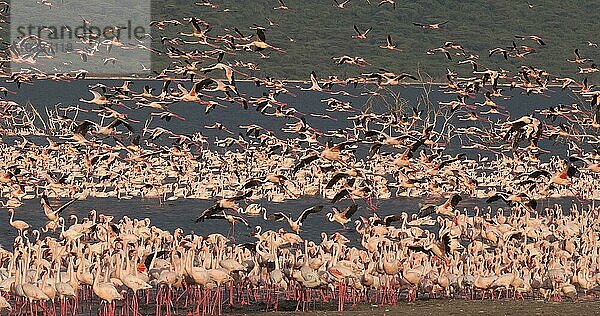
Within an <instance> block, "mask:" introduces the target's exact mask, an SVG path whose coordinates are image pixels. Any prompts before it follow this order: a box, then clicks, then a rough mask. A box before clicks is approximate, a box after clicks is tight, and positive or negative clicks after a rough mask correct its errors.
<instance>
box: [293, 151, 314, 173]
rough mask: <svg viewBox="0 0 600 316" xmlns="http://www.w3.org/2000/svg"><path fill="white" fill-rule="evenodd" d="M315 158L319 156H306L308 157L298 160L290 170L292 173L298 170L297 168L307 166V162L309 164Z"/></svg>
mask: <svg viewBox="0 0 600 316" xmlns="http://www.w3.org/2000/svg"><path fill="white" fill-rule="evenodd" d="M317 159H319V156H318V155H313V156H308V157H306V158H304V159H302V160H300V162H299V163H298V164H297V165H296V166H295V167H294V169H293V170H292V173H296V172H298V170H300V169H302V168H304V167H305V166H307V165H308V164H310V163H311V162H313V161H315V160H317Z"/></svg>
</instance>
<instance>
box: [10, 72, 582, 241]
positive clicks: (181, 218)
mask: <svg viewBox="0 0 600 316" xmlns="http://www.w3.org/2000/svg"><path fill="white" fill-rule="evenodd" d="M96 82H98V81H96V80H80V81H73V82H55V81H39V82H36V83H35V85H33V86H32V85H26V84H25V85H23V86H22V87H21V89H19V90H16V86H14V84H12V83H4V85H5V86H7V87H9V89H11V90H15V91H17V92H18V93H17V94H15V95H9V99H11V100H14V101H16V102H18V103H20V104H27V103H31V104H32V105H33V106H35V107H36V109H37V110H38V111H39V112H40V113H42V114H43V113H45V110H44V108H45V107H48V108H54V107H55V105H57V104H60V106H70V105H77V104H79V105H81V107H82V108H84V109H93V108H94V107H93V106H90V105H86V104H82V103H81V102H78V99H79V98H84V99H91V93H89V92H88V85H91V84H95V83H96ZM100 82H102V83H104V84H106V85H109V86H120V85H121V84H122V80H103V81H100ZM144 85H150V86H151V87H154V88H156V89H157V91H160V89H161V87H162V82H159V81H135V82H134V84H133V85H132V86H131V89H132V90H134V91H138V92H139V91H141V90H142V89H143V87H144ZM184 85H185V86H186V87H187V88H189V87H190V86H191V84H190V83H189V82H186V83H184ZM238 85H239V90H240V92H241V93H242V94H245V95H247V96H255V97H256V96H260V95H261V94H262V92H263V90H261V88H257V87H256V86H254V85H253V84H252V83H248V82H241V83H239V84H238ZM292 85H293V84H292ZM302 85H303V86H306V84H302ZM344 89H345V90H346V91H347V92H348V93H350V94H352V95H354V96H337V95H336V96H334V97H335V98H337V99H339V100H342V101H349V102H352V105H353V106H354V107H355V108H361V106H362V105H363V104H365V102H367V99H368V98H369V96H365V95H361V93H364V92H366V91H368V90H373V89H374V87H373V86H358V87H357V88H354V87H352V86H348V87H346V88H344ZM431 89H432V91H431V93H430V98H431V100H432V102H433V103H434V104H436V103H437V101H444V102H447V101H451V100H452V99H453V96H451V95H448V94H444V93H442V92H440V91H439V88H438V87H436V86H433V87H432V88H431ZM555 90H556V91H550V92H549V94H548V96H537V95H532V96H526V95H523V94H520V92H519V91H517V90H514V91H507V92H506V93H505V94H506V95H507V96H508V97H510V98H509V99H507V100H502V101H501V102H500V101H498V103H501V104H502V105H504V106H506V110H507V111H509V112H510V113H511V115H512V116H511V118H512V119H516V118H519V117H521V116H523V115H527V114H532V113H533V111H534V110H535V109H540V108H546V107H549V106H552V105H556V104H559V103H562V104H571V103H574V102H576V101H577V99H576V98H575V97H574V96H573V95H572V94H571V93H568V92H565V91H561V90H560V89H559V88H555ZM291 91H292V92H293V93H294V94H296V96H295V97H292V96H287V95H284V96H281V97H279V98H278V100H280V101H282V102H286V103H288V107H294V108H296V109H297V110H298V111H300V112H303V113H306V114H308V113H319V114H328V115H331V116H332V117H333V118H335V119H336V120H335V121H334V120H324V119H320V118H316V117H312V116H309V115H306V116H305V118H306V120H307V121H308V123H309V124H310V125H311V126H313V127H315V128H317V129H320V130H322V131H332V130H337V129H340V128H346V127H348V126H351V123H350V122H349V121H348V120H347V119H346V118H347V117H348V116H349V115H354V113H350V114H349V113H337V112H326V111H325V108H326V105H325V104H324V103H322V102H321V101H320V100H322V99H326V98H328V97H331V95H329V94H326V93H318V92H312V91H301V90H298V89H291ZM394 91H395V92H396V93H399V95H400V96H401V97H402V98H403V99H405V100H406V101H407V102H408V104H409V105H414V104H416V103H417V100H418V98H419V97H420V96H421V95H422V94H423V87H422V86H407V87H396V88H394ZM154 94H158V92H154ZM375 100H376V101H375V104H374V107H373V111H374V112H376V113H377V112H378V113H382V112H384V111H385V110H384V108H385V107H384V105H383V104H382V102H379V101H377V98H375ZM475 101H476V102H482V101H483V100H475ZM169 108H170V109H171V110H172V111H174V112H176V113H177V114H179V115H181V116H183V117H185V118H186V120H185V121H180V120H177V119H173V120H171V122H164V121H161V120H159V119H158V118H155V119H154V120H153V121H152V123H151V125H150V126H149V127H151V128H152V127H156V126H162V127H165V128H169V129H171V130H173V131H174V132H176V133H191V132H196V131H199V130H200V131H202V132H203V134H205V135H206V136H208V137H209V138H211V140H214V137H215V136H217V137H218V138H219V139H223V138H225V137H228V136H230V135H228V134H225V133H224V132H222V131H215V130H209V129H206V128H204V126H205V125H212V124H214V123H215V122H220V123H222V124H223V125H225V126H226V127H227V128H229V129H231V130H232V131H233V132H234V133H235V134H237V133H238V132H239V131H240V130H239V129H238V128H237V127H238V126H240V125H246V124H258V125H261V126H263V127H264V128H266V129H268V130H271V131H274V132H275V133H276V134H277V135H279V136H282V137H290V136H291V134H284V133H283V132H281V129H282V128H283V126H284V125H285V123H287V122H293V121H290V120H287V119H281V118H278V119H275V118H273V117H269V116H264V115H262V114H260V113H259V112H257V111H255V110H254V109H253V108H252V107H251V108H250V109H248V110H244V109H243V108H242V107H241V106H240V105H238V104H230V105H228V107H227V108H220V107H218V108H216V109H215V110H214V111H212V112H210V113H209V114H207V115H206V114H204V107H203V106H202V105H199V104H189V103H176V104H173V105H170V106H169ZM117 109H118V110H119V111H121V112H124V113H129V115H130V117H131V118H133V119H138V120H140V121H141V122H140V123H137V124H134V128H135V129H136V132H137V133H139V132H140V131H141V129H142V128H143V124H144V121H145V119H146V118H147V117H148V116H149V111H148V110H146V109H140V110H128V109H126V108H117ZM271 111H272V110H271ZM85 118H90V119H93V120H94V121H98V117H97V116H96V113H91V112H89V113H80V116H79V117H78V120H82V119H85ZM492 118H493V119H497V120H499V121H501V120H506V118H504V117H502V116H498V115H496V116H492ZM106 124H107V123H104V125H106ZM456 124H457V125H462V126H466V124H470V123H464V122H463V123H461V122H458V121H456ZM13 139H14V137H7V136H4V137H3V141H4V142H5V143H7V142H10V141H12V140H13ZM547 146H549V147H546V148H548V149H552V152H553V154H560V155H564V154H565V150H564V149H565V148H564V147H563V146H558V145H556V144H552V143H547ZM212 148H214V146H213V147H212ZM460 150H461V149H460V146H457V144H453V145H452V146H450V147H449V148H448V150H447V152H448V153H450V154H451V153H453V152H457V151H460ZM472 153H477V152H476V151H472ZM547 157H548V156H546V158H547ZM542 159H544V157H542ZM254 202H258V203H261V204H262V205H263V206H264V207H266V208H267V209H268V211H269V212H277V211H283V212H285V213H293V214H294V217H295V216H297V215H298V214H299V213H300V212H301V211H302V210H303V209H305V208H307V207H309V206H312V205H315V204H323V205H325V206H326V207H325V210H324V211H323V213H322V214H316V215H311V216H309V217H308V219H307V221H306V222H305V224H304V227H303V229H302V231H303V232H302V236H303V237H305V238H308V239H312V240H315V239H317V240H318V239H320V235H319V234H320V232H322V231H326V232H328V233H330V234H331V233H333V232H334V231H337V230H340V229H341V226H340V225H338V224H337V223H330V222H328V221H326V220H325V216H324V215H325V214H324V213H326V212H328V211H329V210H330V204H329V202H328V201H325V200H323V199H321V198H320V197H317V198H301V199H298V200H288V201H285V202H283V203H268V202H264V201H262V202H261V201H254ZM425 202H431V201H429V200H425V199H416V198H392V199H389V200H381V201H377V202H376V203H377V204H378V211H377V212H378V214H379V215H382V216H383V215H388V214H397V213H399V212H407V213H409V214H412V213H414V212H415V211H417V210H418V207H419V203H425ZM554 202H560V203H561V204H564V206H565V207H568V206H569V205H570V203H571V199H563V200H560V201H545V202H541V206H542V207H543V206H551V204H552V203H554ZM53 203H54V202H53ZM57 203H58V202H57ZM212 203H213V201H210V200H182V199H179V200H176V201H167V202H162V203H161V201H159V200H158V199H138V198H134V199H131V200H118V199H88V200H82V201H77V202H76V203H75V204H73V205H72V206H71V207H69V208H68V209H67V211H66V212H65V214H64V216H65V217H68V215H70V214H76V215H78V216H79V217H82V216H86V215H87V214H88V212H89V211H90V210H91V209H96V210H98V211H99V212H102V213H104V214H108V215H115V219H116V220H118V219H119V218H121V217H122V216H124V215H127V216H130V217H132V218H146V217H147V218H150V219H151V221H152V224H153V225H156V226H158V227H160V228H162V229H169V230H173V229H175V228H177V227H180V228H182V229H184V231H185V232H190V231H194V232H195V233H197V234H209V233H213V232H220V233H223V234H226V233H227V232H228V230H229V224H228V223H227V222H225V221H214V220H213V221H206V222H204V223H200V224H196V223H194V219H195V218H196V216H197V215H198V214H199V213H200V212H201V211H202V210H204V209H205V208H207V207H209V206H210V205H212ZM349 203H350V202H349V201H345V202H342V203H340V205H338V207H339V208H343V207H345V206H347V205H349ZM578 203H579V202H578ZM475 205H479V206H485V202H484V201H482V200H469V199H466V200H465V201H463V202H462V203H461V205H460V207H461V208H462V207H467V208H472V206H475ZM494 205H495V206H496V207H497V206H503V205H501V204H494ZM370 212H372V211H371V210H369V209H368V208H367V207H365V206H364V205H363V207H362V208H361V211H359V213H358V214H357V215H355V216H356V218H358V215H365V216H366V215H370ZM15 217H16V218H17V219H22V220H25V221H27V222H29V223H30V224H31V225H32V226H33V227H41V226H43V224H44V221H45V217H44V216H43V213H42V210H41V207H40V205H39V201H38V200H37V199H34V200H27V201H25V204H24V205H23V206H21V207H19V208H18V209H17V214H16V216H15ZM0 222H2V223H8V212H7V211H6V209H2V210H0ZM249 224H250V227H251V228H246V227H244V226H243V225H242V224H238V225H236V234H235V237H236V240H237V241H250V240H252V238H250V237H249V236H248V235H249V234H250V233H252V231H253V227H254V226H255V225H261V226H262V227H263V229H279V228H281V227H283V228H285V229H286V230H289V227H288V226H287V223H285V222H277V223H273V222H269V223H265V222H264V221H263V219H262V218H249ZM0 234H1V236H0V242H1V243H2V245H3V246H4V247H9V245H10V244H11V243H12V240H13V238H14V236H16V232H15V230H14V229H13V228H12V227H10V226H8V225H3V226H0ZM344 235H345V236H346V237H348V238H350V239H352V240H353V241H354V242H356V241H357V240H358V238H359V235H358V234H357V233H356V232H355V231H354V230H353V229H350V230H348V231H346V233H345V234H344Z"/></svg>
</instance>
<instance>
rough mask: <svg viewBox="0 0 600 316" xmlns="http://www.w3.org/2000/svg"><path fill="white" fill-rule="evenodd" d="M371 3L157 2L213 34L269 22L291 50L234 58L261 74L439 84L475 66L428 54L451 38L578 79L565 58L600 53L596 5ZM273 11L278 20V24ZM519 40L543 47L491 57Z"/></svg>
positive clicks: (484, 56)
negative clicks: (418, 79)
mask: <svg viewBox="0 0 600 316" xmlns="http://www.w3.org/2000/svg"><path fill="white" fill-rule="evenodd" d="M372 2H373V3H372V4H371V5H369V4H368V3H367V1H366V0H351V1H350V2H349V3H347V5H346V7H345V8H344V9H340V8H338V7H336V6H335V3H334V1H333V0H331V1H328V0H287V1H285V3H286V5H287V6H288V7H289V8H290V9H289V10H283V11H281V10H274V9H273V8H274V7H276V6H278V5H279V4H278V2H277V1H275V0H253V1H234V0H214V1H213V3H214V4H216V5H218V6H219V7H218V8H217V9H212V8H209V7H206V6H198V5H192V4H190V1H187V0H186V1H182V0H165V1H160V2H159V1H154V4H153V18H154V19H171V18H176V19H180V20H181V19H182V18H184V17H191V16H194V17H196V18H199V19H202V20H205V21H208V22H209V23H210V24H211V25H212V28H213V29H212V30H211V31H210V33H209V35H210V36H218V35H224V34H234V31H233V28H234V27H237V28H238V29H240V30H241V31H242V32H244V33H245V35H246V34H248V35H250V34H252V32H253V31H252V30H250V29H249V27H251V26H252V25H253V24H254V23H256V24H259V25H262V26H265V27H268V30H267V31H266V36H267V42H268V43H270V44H272V45H274V46H277V47H281V48H283V49H285V50H286V51H287V54H283V53H279V52H275V51H272V52H271V53H270V55H269V56H270V57H269V58H268V59H261V58H260V57H259V55H258V54H257V53H252V52H238V54H237V55H236V56H228V57H227V60H228V61H230V62H231V61H233V60H243V61H246V62H247V61H251V62H255V63H258V64H259V65H260V69H261V72H260V74H261V75H270V76H276V77H283V78H289V79H307V78H308V75H309V73H310V71H312V70H315V71H316V72H317V74H318V75H319V76H326V75H338V76H342V77H346V76H352V75H356V74H359V73H363V72H368V71H371V70H374V69H377V68H380V67H384V68H386V69H389V70H392V71H396V72H400V71H406V72H411V73H416V72H417V71H419V72H420V73H421V74H423V75H424V76H426V75H429V76H431V77H433V78H435V79H438V80H439V79H442V78H443V76H444V74H445V73H446V68H451V69H457V70H459V69H465V70H469V69H470V66H469V65H460V66H457V61H459V60H462V59H464V57H462V56H453V59H452V60H447V59H446V58H445V57H444V55H443V54H435V55H426V54H425V52H426V51H427V50H429V49H433V48H436V47H440V46H442V45H443V44H444V42H446V41H453V42H455V43H457V44H460V45H462V46H463V47H464V48H465V49H467V50H469V51H471V52H472V53H473V54H476V55H479V56H480V58H479V63H480V64H481V65H482V66H483V67H490V68H495V69H499V68H502V69H506V70H511V71H513V72H517V71H518V67H520V66H521V65H532V66H536V67H540V68H542V69H545V70H547V71H548V72H550V73H551V74H553V75H563V76H573V77H574V78H580V77H582V75H578V74H577V72H578V71H579V68H578V66H580V65H577V64H574V63H569V62H567V61H566V60H567V59H573V57H574V54H573V50H574V48H579V50H580V52H581V55H582V56H583V57H586V58H592V59H597V58H598V57H599V55H600V54H599V52H600V50H599V48H598V47H592V46H589V45H588V41H592V42H596V41H600V38H599V36H598V34H600V23H599V22H600V21H599V20H598V19H599V18H598V14H597V9H598V7H597V4H598V3H597V2H596V1H590V0H583V1H559V0H546V1H539V0H538V1H532V2H533V3H532V4H533V8H530V7H529V5H528V3H527V2H525V1H514V0H498V1H473V0H447V1H441V0H436V1H422V0H418V1H396V2H397V3H396V9H393V7H392V6H391V5H389V4H385V5H382V6H380V7H379V6H377V4H378V2H376V1H375V0H373V1H372ZM225 9H229V10H228V12H223V11H224V10H225ZM267 17H268V18H270V19H271V20H272V21H273V22H275V23H277V24H278V25H277V26H272V27H269V26H268V23H267V21H266V20H265V18H267ZM446 20H449V21H450V22H449V23H448V24H446V25H444V26H443V28H442V29H440V30H428V29H422V28H419V27H417V26H414V25H413V24H412V22H424V23H435V22H443V21H446ZM353 24H356V25H357V26H358V27H359V29H361V30H364V29H367V28H369V27H372V28H373V29H372V31H371V32H370V33H369V34H368V36H367V39H366V40H359V39H355V38H352V36H353V35H354V34H355V32H354V30H353V28H352V26H353ZM189 29H191V26H189V25H184V26H178V27H172V26H171V27H169V28H168V29H167V30H165V31H157V30H154V31H153V32H154V33H153V34H155V35H159V34H163V35H166V36H173V35H176V34H177V33H178V32H181V31H186V32H187V31H189ZM388 34H390V35H391V36H392V38H393V40H394V42H395V44H396V45H397V46H398V48H400V49H401V50H402V51H400V52H399V51H391V50H386V49H382V48H379V46H380V45H384V44H385V39H386V36H387V35H388ZM515 35H538V36H540V37H542V38H543V39H544V41H545V42H546V43H547V45H545V46H540V45H539V44H538V43H536V42H534V41H531V40H519V39H516V38H515V37H514V36H515ZM288 37H291V38H293V39H294V42H291V41H290V40H289V39H288ZM513 40H514V41H515V42H516V43H517V45H527V46H530V47H533V48H535V49H536V50H537V53H535V54H531V55H528V56H527V57H526V58H524V59H523V58H509V60H508V61H505V60H504V59H503V58H502V55H501V54H497V55H493V56H491V57H488V50H489V49H492V48H495V47H507V46H511V45H512V41H513ZM194 46H196V48H199V47H200V45H194ZM155 47H156V48H158V49H164V47H163V46H162V44H160V41H159V39H155ZM192 47H193V46H187V47H186V48H192ZM342 55H349V56H361V57H364V58H365V59H366V60H367V62H369V63H370V64H371V65H372V66H367V67H365V68H358V67H357V66H354V65H340V66H338V65H336V64H335V63H334V62H333V61H332V60H331V58H332V57H339V56H342ZM167 62H168V60H166V59H165V58H161V57H157V58H156V59H155V63H154V67H155V68H158V69H160V68H163V67H165V66H166V63H167ZM586 66H589V64H588V65H586ZM425 74H426V75H425Z"/></svg>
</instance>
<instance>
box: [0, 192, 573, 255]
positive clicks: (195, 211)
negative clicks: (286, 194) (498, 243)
mask: <svg viewBox="0 0 600 316" xmlns="http://www.w3.org/2000/svg"><path fill="white" fill-rule="evenodd" d="M442 200H443V199H441V198H437V199H424V198H412V197H395V198H391V199H386V200H378V201H375V204H376V206H377V207H378V208H377V210H376V212H377V215H379V216H380V217H383V216H386V215H390V214H400V213H401V212H406V213H408V214H409V215H410V214H413V213H416V212H417V211H418V209H419V205H420V204H426V203H432V202H441V201H442ZM66 201H67V200H62V201H58V200H53V199H51V204H52V205H53V207H55V208H56V207H58V206H54V205H60V204H61V203H64V202H66ZM24 202H25V203H24V204H23V205H22V206H21V207H19V208H17V209H16V212H15V219H20V220H24V221H26V222H28V223H29V224H30V225H31V226H32V227H34V228H40V227H43V226H44V224H45V222H46V220H47V219H46V217H45V216H44V215H43V214H44V213H43V211H42V208H41V206H40V205H39V200H37V199H33V200H25V201H24ZM213 203H214V202H213V201H212V200H198V199H178V200H175V201H160V200H158V199H140V198H133V199H130V200H119V199H116V198H102V199H98V198H96V199H87V200H79V201H76V202H75V203H74V204H72V205H70V206H69V207H68V208H67V209H65V211H64V212H63V213H62V216H63V217H65V219H68V218H69V216H70V215H76V216H78V217H79V218H82V217H83V216H88V213H89V211H90V210H92V209H95V210H97V211H98V212H99V213H102V214H105V215H112V216H115V221H118V220H119V219H120V218H122V217H123V216H129V217H131V218H137V219H143V218H146V217H147V218H149V219H150V220H151V224H152V225H155V226H157V227H159V228H161V229H165V230H170V231H173V230H174V229H175V228H181V229H183V230H184V232H185V233H189V232H192V231H193V232H194V233H196V234H200V235H204V236H206V235H208V234H212V233H221V234H223V235H226V236H229V235H231V232H230V228H231V226H230V225H229V223H228V222H227V221H224V220H207V221H204V222H202V223H195V219H196V217H197V216H198V215H199V214H200V213H201V212H202V211H203V210H204V209H206V208H208V207H210V206H211V205H212V204H213ZM248 203H259V204H260V205H262V206H264V207H265V208H266V209H267V212H268V213H273V212H284V213H288V214H292V215H293V217H294V218H296V217H297V216H299V215H300V213H301V212H302V210H304V209H305V208H308V207H310V206H312V205H324V206H325V207H324V209H323V211H321V213H317V214H312V215H310V216H308V218H307V219H306V221H305V222H304V225H303V226H302V230H301V233H300V235H301V236H302V237H303V238H305V239H308V240H314V241H320V240H321V232H327V233H328V234H329V235H331V234H333V233H334V232H336V231H339V232H342V233H343V234H344V236H346V238H348V239H350V241H351V243H350V245H351V246H356V245H358V244H359V241H360V235H359V234H358V233H357V232H356V231H355V230H354V225H353V224H352V225H349V226H348V228H347V229H345V230H344V229H343V227H342V226H341V225H339V224H337V223H335V222H329V221H328V220H327V219H326V217H325V214H326V213H327V212H330V211H331V203H329V202H328V201H326V200H324V199H322V198H320V197H303V198H301V199H297V200H287V201H285V202H282V203H274V202H268V201H248ZM351 203H352V202H351V201H342V202H339V203H337V204H336V207H338V208H339V209H343V208H344V207H346V206H348V205H350V204H351ZM357 203H358V204H359V205H360V208H359V211H358V212H357V213H356V214H355V215H354V217H353V219H354V220H356V219H358V218H359V216H361V215H362V216H365V217H368V216H370V215H372V212H373V210H371V209H370V208H369V207H368V206H367V205H366V204H365V203H364V202H363V201H362V200H357ZM554 203H558V204H560V205H562V207H563V211H568V209H569V207H570V206H571V205H572V204H573V203H575V204H578V205H580V204H581V202H577V201H574V200H573V199H570V198H563V199H554V200H544V201H540V202H539V206H538V210H543V208H545V207H553V205H554ZM246 204H247V203H241V204H240V205H241V206H245V205H246ZM487 205H488V204H486V203H485V201H484V200H478V199H465V200H463V201H461V203H460V204H459V209H460V210H463V209H464V208H466V209H467V210H468V211H469V214H472V210H473V207H474V206H479V207H485V206H487ZM489 205H491V206H492V207H493V209H494V210H495V209H497V208H499V207H503V208H505V209H506V206H505V205H503V204H502V203H500V202H495V203H493V204H489ZM506 212H507V213H505V214H506V215H508V210H507V211H506ZM246 218H247V219H248V223H249V225H250V227H245V226H244V225H243V224H241V223H238V224H236V226H235V234H233V235H231V236H233V237H234V238H235V241H236V242H250V241H254V240H255V239H254V238H252V237H250V234H252V233H253V232H254V227H255V226H256V225H260V226H261V227H262V228H263V231H264V230H267V229H274V230H277V229H280V228H283V229H285V230H287V231H289V230H290V228H289V226H288V224H287V222H285V221H281V222H273V221H264V220H263V218H262V216H261V217H248V216H246ZM8 220H9V215H8V212H7V211H6V209H1V210H0V222H3V223H8ZM59 233H60V229H59V230H58V231H57V234H59ZM16 236H17V232H16V231H15V229H14V228H13V227H11V226H8V225H4V226H0V243H1V244H2V245H3V246H4V247H5V248H9V249H10V248H11V247H9V245H12V241H13V240H14V237H16Z"/></svg>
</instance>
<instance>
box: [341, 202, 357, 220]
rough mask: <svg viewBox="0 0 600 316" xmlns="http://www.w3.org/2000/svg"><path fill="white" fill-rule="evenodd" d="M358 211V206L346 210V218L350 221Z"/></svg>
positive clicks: (353, 205) (354, 205) (351, 206)
mask: <svg viewBox="0 0 600 316" xmlns="http://www.w3.org/2000/svg"><path fill="white" fill-rule="evenodd" d="M356 211H358V204H352V205H350V206H348V207H347V208H346V209H345V210H344V217H345V218H346V219H350V218H351V217H352V215H354V213H356Z"/></svg>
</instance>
